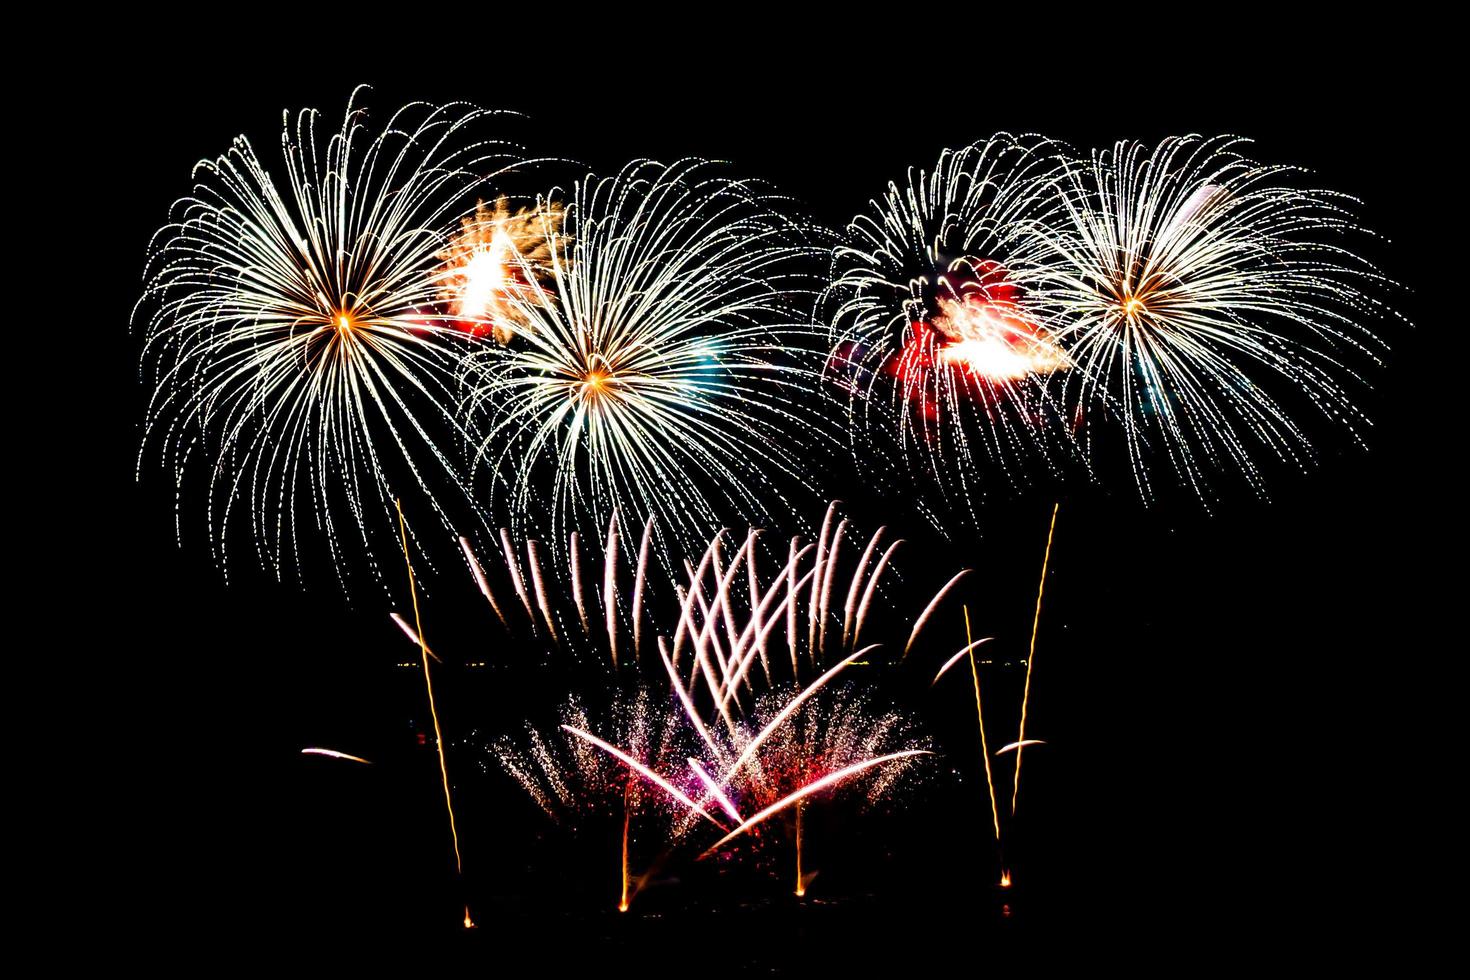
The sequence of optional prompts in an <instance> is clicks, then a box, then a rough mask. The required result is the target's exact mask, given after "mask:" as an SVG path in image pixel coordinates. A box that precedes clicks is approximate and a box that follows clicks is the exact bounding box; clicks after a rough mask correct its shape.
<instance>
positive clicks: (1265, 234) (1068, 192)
mask: <svg viewBox="0 0 1470 980" xmlns="http://www.w3.org/2000/svg"><path fill="white" fill-rule="evenodd" d="M1242 142H1243V141H1242V140H1239V139H1237V138H1234V137H1216V138H1209V139H1206V138H1202V137H1198V136H1187V137H1182V138H1171V139H1167V140H1164V141H1163V142H1162V143H1160V144H1159V145H1158V146H1157V147H1155V148H1149V147H1147V146H1144V145H1142V144H1138V143H1119V144H1117V145H1116V146H1115V147H1114V148H1113V149H1111V150H1108V151H1103V152H1100V153H1097V154H1095V155H1094V157H1093V159H1092V161H1091V165H1090V166H1088V165H1081V164H1079V165H1075V166H1073V167H1071V168H1070V170H1069V176H1068V179H1067V181H1066V184H1065V187H1064V191H1065V193H1064V199H1065V201H1066V207H1067V220H1066V221H1065V222H1063V224H1062V225H1061V226H1060V227H1058V228H1057V229H1055V230H1052V229H1047V230H1044V231H1043V230H1039V229H1029V232H1031V233H1030V234H1028V236H1027V237H1028V238H1030V239H1031V241H1032V247H1034V248H1037V249H1039V250H1043V251H1045V252H1047V253H1048V254H1047V255H1046V256H1045V257H1044V258H1043V259H1042V261H1041V262H1040V263H1039V265H1040V267H1041V268H1042V269H1043V270H1044V273H1043V275H1042V276H1040V277H1039V280H1038V281H1037V282H1034V283H1032V284H1030V294H1031V296H1032V299H1033V302H1035V303H1036V305H1037V306H1038V308H1041V309H1043V310H1045V315H1046V317H1047V322H1048V323H1049V324H1050V325H1052V326H1053V328H1054V329H1055V331H1056V338H1055V339H1056V341H1057V343H1059V344H1060V345H1061V346H1062V347H1063V348H1064V349H1065V351H1066V354H1067V358H1068V359H1069V360H1070V361H1071V363H1072V365H1073V369H1072V370H1071V371H1069V372H1068V373H1067V375H1066V377H1065V379H1064V390H1065V391H1066V396H1065V401H1066V402H1067V403H1068V404H1069V405H1075V406H1076V407H1078V408H1079V409H1081V410H1083V411H1084V412H1085V413H1086V415H1085V418H1086V419H1087V425H1088V441H1089V442H1090V443H1095V440H1096V438H1097V436H1098V432H1097V431H1096V429H1095V427H1094V425H1093V422H1094V421H1095V419H1094V418H1093V414H1094V413H1093V412H1091V411H1088V410H1089V409H1101V412H1098V413H1096V414H1099V415H1101V416H1103V417H1110V418H1116V419H1117V420H1118V422H1119V423H1120V424H1121V426H1122V430H1123V434H1124V438H1125V441H1126V444H1127V452H1128V458H1129V460H1130V462H1131V464H1132V470H1133V476H1134V479H1135V480H1136V481H1137V483H1138V486H1139V488H1140V490H1142V491H1143V492H1144V493H1145V494H1148V493H1149V492H1150V489H1151V484H1152V482H1153V480H1152V477H1151V474H1150V462H1151V460H1152V459H1154V458H1156V457H1157V456H1158V455H1159V454H1163V455H1165V456H1167V458H1168V460H1169V462H1170V463H1171V464H1172V467H1173V469H1174V470H1175V471H1176V472H1177V473H1178V474H1179V476H1180V478H1181V479H1182V480H1183V481H1184V482H1186V483H1188V484H1189V485H1190V486H1192V487H1193V488H1194V489H1195V490H1196V491H1197V492H1199V493H1201V494H1203V493H1204V492H1205V486H1204V482H1203V471H1204V469H1205V465H1204V464H1208V466H1209V467H1211V468H1230V469H1235V470H1239V471H1240V473H1242V474H1243V475H1244V476H1245V478H1246V479H1247V480H1248V481H1249V482H1250V484H1251V485H1252V486H1253V487H1255V488H1256V489H1257V490H1258V491H1259V490H1260V489H1261V487H1262V475H1261V471H1260V469H1259V466H1258V463H1257V459H1256V456H1255V451H1256V450H1257V449H1263V450H1265V451H1267V452H1269V453H1270V454H1272V455H1274V456H1276V457H1278V458H1280V459H1282V460H1287V461H1291V462H1293V463H1296V464H1298V465H1301V464H1303V463H1304V462H1305V461H1306V460H1307V458H1308V456H1309V452H1310V450H1309V447H1308V436H1307V431H1306V429H1305V428H1304V427H1303V425H1302V424H1301V423H1300V422H1299V420H1298V418H1297V417H1296V413H1297V409H1298V408H1300V407H1303V406H1307V405H1310V406H1314V407H1315V409H1317V410H1319V411H1320V412H1321V413H1323V414H1324V415H1326V416H1328V417H1330V418H1334V419H1338V420H1341V421H1343V422H1345V423H1346V424H1347V425H1348V426H1349V427H1350V428H1351V427H1353V426H1355V425H1356V424H1357V423H1358V422H1360V421H1361V415H1360V413H1359V412H1358V411H1357V410H1356V409H1355V408H1354V406H1353V404H1352V400H1351V399H1350V397H1349V394H1348V392H1347V391H1346V390H1345V389H1344V388H1343V386H1342V384H1341V383H1340V382H1341V381H1345V380H1351V379H1354V378H1355V375H1354V372H1353V371H1352V370H1351V369H1349V368H1348V367H1346V366H1345V365H1344V364H1342V363H1341V362H1340V361H1339V360H1338V356H1339V354H1340V353H1341V352H1343V351H1344V350H1355V351H1356V352H1357V353H1359V354H1361V353H1364V352H1366V353H1367V354H1369V355H1372V354H1373V353H1374V352H1375V351H1379V350H1381V345H1380V344H1379V342H1378V341H1377V340H1375V338H1374V337H1373V335H1372V334H1371V333H1370V331H1369V329H1368V328H1367V327H1365V326H1364V321H1365V320H1368V319H1370V318H1373V317H1375V316H1380V315H1381V314H1382V312H1383V310H1382V307H1381V305H1380V304H1378V303H1377V302H1375V301H1374V300H1373V299H1372V298H1371V297H1370V296H1368V295H1367V293H1365V291H1364V290H1365V287H1368V286H1370V285H1375V284H1379V283H1382V282H1383V280H1382V279H1381V277H1379V276H1378V275H1377V274H1376V273H1375V272H1374V270H1373V269H1372V268H1371V267H1370V266H1368V265H1367V264H1366V263H1365V262H1364V261H1363V260H1361V259H1359V258H1357V257H1356V256H1355V255H1353V254H1352V253H1350V252H1349V251H1347V250H1346V249H1345V248H1344V247H1343V245H1342V244H1341V240H1342V238H1343V236H1345V235H1347V234H1350V233H1353V232H1355V231H1357V230H1358V229H1357V226H1356V223H1355V221H1354V218H1353V216H1352V214H1351V213H1350V210H1349V209H1350V205H1351V204H1352V203H1353V202H1352V199H1351V198H1347V197H1345V196H1344V195H1341V194H1335V193H1330V192H1327V191H1321V190H1302V189H1298V188H1297V187H1295V186H1293V184H1294V183H1295V182H1296V180H1297V171H1296V170H1295V168H1291V167H1283V166H1266V165H1261V164H1257V163H1254V162H1252V161H1251V160H1249V159H1247V158H1245V157H1243V156H1241V155H1240V154H1239V153H1238V152H1237V148H1238V147H1239V146H1240V144H1241V143H1242ZM1094 448H1095V446H1094Z"/></svg>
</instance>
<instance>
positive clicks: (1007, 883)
mask: <svg viewBox="0 0 1470 980" xmlns="http://www.w3.org/2000/svg"><path fill="white" fill-rule="evenodd" d="M1000 887H1002V888H1009V887H1011V873H1010V872H1009V871H1002V872H1001V873H1000Z"/></svg>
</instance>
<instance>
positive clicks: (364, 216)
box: [134, 95, 517, 584]
mask: <svg viewBox="0 0 1470 980" xmlns="http://www.w3.org/2000/svg"><path fill="white" fill-rule="evenodd" d="M355 99H356V96H355V95H354V101H353V102H349V104H348V109H347V113H346V115H345V116H344V117H343V119H342V122H341V123H340V124H339V125H336V126H329V125H324V124H323V120H322V119H321V117H320V116H319V114H318V113H317V112H316V111H315V110H306V111H303V112H301V113H299V114H297V115H296V117H295V119H294V121H293V120H292V118H291V116H290V115H289V114H287V116H286V118H285V124H284V129H283V132H282V134H281V153H282V160H281V162H280V164H279V165H278V166H275V167H269V166H267V165H266V163H264V162H263V161H262V159H261V158H260V157H259V156H257V154H256V151H255V147H254V146H253V145H252V144H251V143H250V142H249V141H248V140H247V139H245V138H244V137H239V138H237V139H236V140H235V143H234V145H233V146H232V147H231V148H230V150H229V151H228V152H227V153H225V154H224V155H223V156H220V157H218V158H217V159H214V160H205V161H202V162H201V163H199V164H198V166H197V167H196V169H195V178H196V183H195V186H194V189H193V191H192V193H191V194H189V196H187V197H184V198H181V199H180V200H179V201H178V202H177V203H176V204H175V205H174V209H173V216H172V221H171V222H170V223H169V224H168V225H166V226H165V227H164V228H163V229H162V230H161V231H159V232H158V234H157V235H156V236H155V238H154V242H153V245H152V248H151V250H150V254H149V259H148V265H147V271H146V286H145V290H144V295H143V297H142V299H141V300H140V301H139V303H138V306H137V307H136V309H135V312H134V322H135V323H141V324H142V326H143V328H144V330H145V334H146V342H145V346H144V352H143V360H144V364H145V366H147V367H149V368H151V369H152V379H153V382H154V385H155V391H154V394H153V397H152V400H151V402H150V403H149V407H148V415H147V423H146V430H145V432H146V434H145V440H144V446H143V452H142V453H140V458H139V465H140V468H141V465H142V460H143V455H144V454H146V452H147V451H148V450H149V448H150V447H152V448H155V449H156V450H157V452H158V453H159V455H160V456H161V458H162V461H163V463H164V464H165V466H167V468H168V469H169V470H170V471H171V472H172V473H173V475H174V478H175V479H176V481H178V482H180V483H181V484H182V483H183V482H184V481H185V480H186V479H187V478H188V477H189V476H190V474H191V473H194V474H197V475H199V476H202V477H203V478H204V479H205V480H206V482H207V486H208V498H207V499H208V526H209V534H210V541H211V545H212V547H213V548H214V550H215V555H216V558H217V560H218V561H219V563H220V564H221V566H222V567H226V568H227V567H228V566H227V562H226V538H227V531H228V530H229V529H230V528H231V526H232V525H233V524H236V523H243V524H245V525H246V526H247V527H248V528H249V533H250V537H251V540H252V541H253V544H254V548H255V552H256V556H257V558H258V560H259V561H260V563H262V564H263V565H264V566H266V567H268V568H269V569H270V570H271V571H272V572H274V574H275V575H276V576H277V577H283V576H285V575H287V574H290V572H288V570H293V571H295V572H296V573H297V574H299V568H300V565H301V562H302V560H303V558H306V557H313V558H314V557H316V556H314V555H311V556H308V555H307V554H306V549H307V542H308V541H310V540H312V539H316V540H319V541H321V542H323V543H324V544H325V545H326V550H327V552H328V556H329V558H330V560H331V562H332V565H333V568H334V569H335V571H336V573H337V575H338V576H339V578H340V579H344V584H345V576H346V573H347V566H348V558H349V557H350V556H351V555H352V554H353V553H358V554H362V553H365V554H366V556H367V558H368V559H369V562H368V566H369V567H370V568H371V570H372V574H373V575H374V576H375V577H378V578H379V579H381V572H380V568H379V565H380V563H379V562H378V561H376V560H373V559H374V556H375V555H378V554H379V552H378V551H377V549H378V547H379V546H381V545H384V544H386V539H385V540H383V541H379V540H378V538H377V536H378V535H380V534H384V535H386V534H389V533H392V532H391V531H390V526H391V523H392V515H393V499H394V495H393V494H392V493H391V492H390V490H389V485H390V482H391V483H394V484H395V485H397V486H399V487H409V488H416V489H418V490H420V491H422V493H421V497H422V500H423V501H424V503H425V506H426V509H428V508H432V510H433V511H434V513H436V514H437V515H438V516H440V517H441V518H442V519H443V520H444V522H445V524H446V526H448V525H450V524H452V523H454V522H455V521H457V520H460V519H463V515H462V514H455V515H454V516H453V517H451V516H450V515H449V514H448V513H446V510H445V508H447V507H448V506H449V504H448V502H447V498H446V496H445V495H444V493H443V491H444V490H446V489H449V490H453V489H454V488H455V487H457V486H458V484H459V469H458V467H457V466H456V465H455V464H454V463H453V462H452V461H451V459H450V458H449V456H448V455H446V451H445V449H444V444H445V441H446V440H453V439H459V438H461V437H462V434H461V433H460V431H459V427H458V423H457V422H456V421H455V415H454V409H455V406H454V401H453V398H452V397H451V396H450V394H449V390H450V388H449V386H450V385H451V384H452V383H453V378H454V375H455V370H456V365H457V364H458V360H459V357H460V354H461V350H462V347H463V345H464V342H465V340H466V338H467V337H468V336H469V334H468V333H466V332H463V331H462V330H461V329H460V328H461V327H463V326H464V324H463V322H462V321H461V320H460V319H458V317H457V315H456V314H455V313H454V312H453V311H450V310H448V309H446V308H444V304H443V303H442V301H441V294H442V292H443V283H442V282H441V277H440V276H439V275H438V273H437V272H436V269H437V266H438V262H439V259H438V253H440V252H441V251H442V250H444V249H446V248H447V247H448V245H449V242H450V239H451V237H452V236H453V235H454V233H455V232H456V229H457V228H458V225H459V220H458V219H459V218H460V216H461V215H462V214H463V212H464V211H465V209H466V207H467V206H469V207H473V204H474V197H473V196H472V195H473V193H474V192H475V190H476V189H478V188H481V187H482V186H483V185H484V183H485V182H486V181H487V180H489V179H493V178H495V177H497V176H498V175H499V174H500V173H502V172H503V171H504V170H505V169H506V168H508V167H509V166H510V165H511V164H513V163H514V162H515V161H516V157H517V154H516V152H515V151H514V148H512V147H510V146H508V145H507V144H504V143H499V142H493V141H491V140H489V139H488V138H487V135H486V134H485V133H484V132H483V129H484V127H485V126H486V125H487V124H488V123H489V122H490V120H491V117H492V114H491V113H487V112H484V111H482V110H480V109H476V108H473V107H471V106H466V105H450V106H444V107H434V106H427V105H421V104H419V105H411V106H408V107H406V108H404V109H401V110H399V111H398V112H396V113H394V114H393V115H392V116H391V117H389V118H388V119H387V121H386V124H385V125H384V127H383V129H382V130H381V131H380V132H377V133H376V135H375V134H374V132H373V131H372V130H370V129H369V128H368V120H367V116H366V113H365V111H364V110H363V109H361V108H359V107H358V106H357V105H356V104H355ZM463 504H464V507H465V508H468V509H469V511H470V512H471V513H473V511H474V508H473V506H472V505H471V504H469V503H468V502H467V501H464V502H463ZM242 511H243V513H242ZM180 520H181V521H182V515H181V518H180ZM180 533H181V534H182V526H181V528H180Z"/></svg>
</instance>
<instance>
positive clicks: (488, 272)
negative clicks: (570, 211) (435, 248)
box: [439, 197, 562, 344]
mask: <svg viewBox="0 0 1470 980" xmlns="http://www.w3.org/2000/svg"><path fill="white" fill-rule="evenodd" d="M561 217H562V212H561V210H560V209H559V208H556V207H554V206H552V207H545V208H523V209H521V210H519V211H516V212H515V213H514V214H512V213H511V210H510V205H509V203H508V202H507V201H506V199H505V198H504V197H501V198H498V199H497V200H496V201H495V204H494V206H493V207H491V206H486V204H485V203H484V202H483V201H482V202H480V203H479V204H478V205H477V206H476V207H475V214H474V216H473V217H470V218H465V219H464V220H463V221H462V222H461V223H460V224H461V227H462V229H463V230H462V231H461V233H460V235H459V237H458V238H456V239H455V240H454V242H453V244H452V245H450V247H449V248H448V249H447V250H446V251H444V252H441V253H440V254H439V258H440V259H443V260H444V269H443V271H442V272H441V273H440V277H441V280H442V283H443V285H442V289H441V298H443V299H444V300H446V301H447V302H448V303H449V304H450V309H451V312H452V313H453V315H454V316H455V317H456V318H457V319H458V321H459V325H460V328H461V329H463V330H465V331H467V332H468V333H470V334H471V335H473V336H476V337H483V336H485V335H486V334H493V335H494V337H495V340H496V341H497V342H499V343H502V344H505V343H509V342H510V338H511V336H512V335H513V334H514V333H515V331H516V330H517V329H518V328H520V327H522V326H524V322H525V315H524V313H523V312H522V311H521V309H520V307H521V304H524V303H527V302H536V301H539V300H541V299H542V297H543V288H542V285H541V281H542V280H543V279H544V278H545V277H546V273H547V267H548V266H549V264H550V263H551V262H552V251H553V248H555V247H557V244H558V243H559V238H558V232H559V230H560V227H561ZM548 243H552V244H548Z"/></svg>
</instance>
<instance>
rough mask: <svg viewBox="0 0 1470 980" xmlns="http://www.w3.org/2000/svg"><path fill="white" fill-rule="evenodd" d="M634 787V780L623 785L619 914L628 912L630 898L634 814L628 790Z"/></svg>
mask: <svg viewBox="0 0 1470 980" xmlns="http://www.w3.org/2000/svg"><path fill="white" fill-rule="evenodd" d="M632 785H633V781H632V780H627V781H625V782H624V783H623V894H622V897H621V898H619V899H618V911H619V912H626V911H628V902H629V898H630V896H629V895H628V823H629V820H630V818H631V816H632V813H631V811H630V810H629V808H628V790H629V789H630V788H631V787H632Z"/></svg>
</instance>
